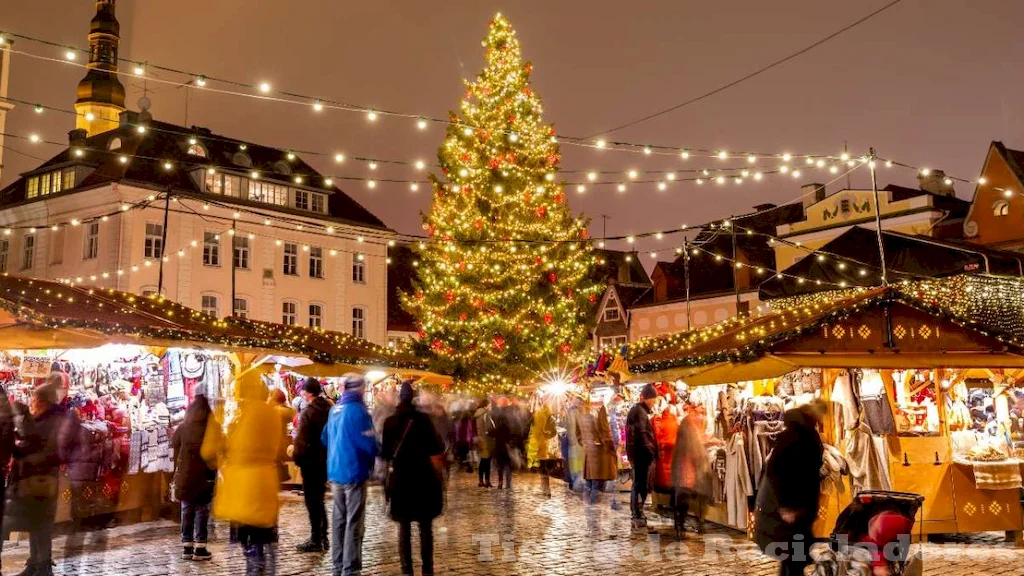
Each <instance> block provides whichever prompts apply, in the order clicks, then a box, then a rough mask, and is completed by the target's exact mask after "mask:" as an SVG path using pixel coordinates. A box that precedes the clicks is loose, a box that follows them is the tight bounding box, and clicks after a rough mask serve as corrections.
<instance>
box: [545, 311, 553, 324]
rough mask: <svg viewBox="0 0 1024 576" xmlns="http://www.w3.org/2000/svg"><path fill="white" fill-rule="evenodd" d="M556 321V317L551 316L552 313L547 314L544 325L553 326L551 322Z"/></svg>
mask: <svg viewBox="0 0 1024 576" xmlns="http://www.w3.org/2000/svg"><path fill="white" fill-rule="evenodd" d="M554 319H555V317H554V316H552V315H551V312H547V313H545V314H544V323H545V324H551V322H552V321H553V320H554Z"/></svg>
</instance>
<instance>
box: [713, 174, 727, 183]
mask: <svg viewBox="0 0 1024 576" xmlns="http://www.w3.org/2000/svg"><path fill="white" fill-rule="evenodd" d="M715 182H716V183H718V184H725V176H719V177H718V178H715Z"/></svg>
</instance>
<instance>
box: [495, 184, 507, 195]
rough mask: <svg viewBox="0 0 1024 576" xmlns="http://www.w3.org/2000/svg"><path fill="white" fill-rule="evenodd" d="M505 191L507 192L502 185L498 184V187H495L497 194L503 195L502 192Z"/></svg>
mask: <svg viewBox="0 0 1024 576" xmlns="http://www.w3.org/2000/svg"><path fill="white" fill-rule="evenodd" d="M504 190H505V189H504V188H502V187H501V184H496V185H495V186H494V191H495V192H497V193H498V194H501V193H502V191H504Z"/></svg>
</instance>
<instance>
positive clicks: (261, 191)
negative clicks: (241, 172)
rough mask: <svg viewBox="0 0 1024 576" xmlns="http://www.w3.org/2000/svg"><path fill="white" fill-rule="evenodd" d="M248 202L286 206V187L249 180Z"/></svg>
mask: <svg viewBox="0 0 1024 576" xmlns="http://www.w3.org/2000/svg"><path fill="white" fill-rule="evenodd" d="M249 200H255V201H257V202H266V203H267V204H277V205H278V206H287V205H288V187H287V186H279V185H277V184H271V183H270V182H259V181H257V180H249Z"/></svg>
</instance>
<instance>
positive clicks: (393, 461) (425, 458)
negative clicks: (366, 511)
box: [381, 382, 444, 576]
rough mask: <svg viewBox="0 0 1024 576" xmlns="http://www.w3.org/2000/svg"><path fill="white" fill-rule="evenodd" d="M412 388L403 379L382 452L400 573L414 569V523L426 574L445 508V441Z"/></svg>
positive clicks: (430, 570)
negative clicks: (435, 526)
mask: <svg viewBox="0 0 1024 576" xmlns="http://www.w3.org/2000/svg"><path fill="white" fill-rule="evenodd" d="M413 397H414V393H413V389H412V384H411V383H410V382H403V383H402V387H401V391H400V392H399V396H398V398H399V403H398V408H396V410H395V413H394V414H392V415H391V416H390V417H388V419H387V420H385V421H384V434H383V442H382V444H383V446H382V449H381V457H382V458H383V459H384V461H385V462H386V463H387V464H388V469H389V478H388V479H387V480H386V482H385V485H386V491H387V493H386V494H385V496H386V498H387V499H388V502H389V507H390V510H389V514H390V516H391V519H392V520H394V521H396V522H398V525H399V529H398V556H399V560H400V561H401V564H402V574H403V575H411V574H412V573H413V571H412V523H413V522H416V523H417V524H419V527H420V557H421V559H422V561H423V574H424V576H431V575H433V573H434V531H433V525H432V523H433V520H434V518H437V517H438V516H440V515H441V512H442V511H443V510H444V489H443V484H442V478H443V474H444V473H443V462H444V443H443V442H442V441H441V439H440V438H439V437H438V434H437V432H436V431H435V430H434V426H433V424H432V423H431V420H430V417H429V416H427V415H426V414H424V413H422V412H420V411H418V410H416V408H415V407H414V406H413Z"/></svg>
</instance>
